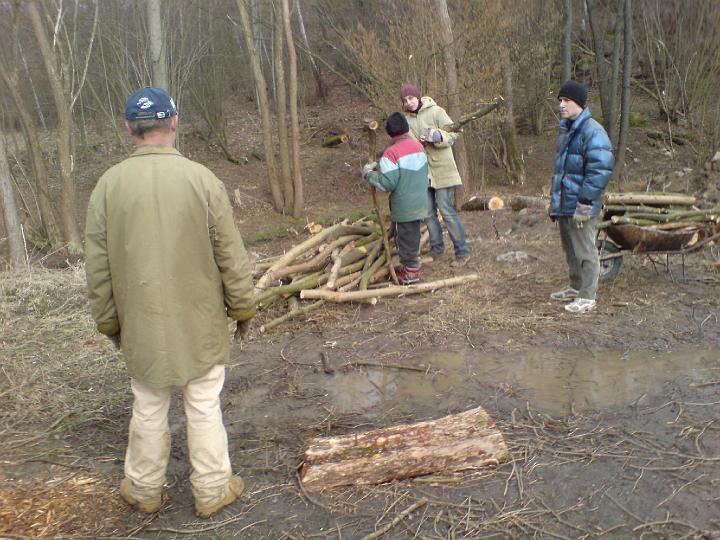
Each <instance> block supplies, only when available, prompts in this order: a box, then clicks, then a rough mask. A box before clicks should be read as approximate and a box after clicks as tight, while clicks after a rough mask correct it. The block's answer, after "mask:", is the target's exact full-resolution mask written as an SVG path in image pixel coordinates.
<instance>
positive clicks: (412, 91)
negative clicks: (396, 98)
mask: <svg viewBox="0 0 720 540" xmlns="http://www.w3.org/2000/svg"><path fill="white" fill-rule="evenodd" d="M408 96H415V97H416V98H418V99H420V98H421V97H422V94H420V90H418V87H417V86H415V85H413V84H409V83H405V84H403V85H402V86H401V87H400V99H401V100H402V99H403V98H406V97H408Z"/></svg>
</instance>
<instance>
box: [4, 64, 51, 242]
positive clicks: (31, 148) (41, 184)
mask: <svg viewBox="0 0 720 540" xmlns="http://www.w3.org/2000/svg"><path fill="white" fill-rule="evenodd" d="M0 76H1V77H2V80H3V82H4V83H5V86H6V87H7V89H8V91H9V93H10V95H11V96H12V99H13V102H14V103H15V110H16V111H17V113H18V115H19V116H20V123H21V124H22V127H23V131H24V133H25V141H26V143H27V148H28V154H29V157H30V164H31V167H32V171H33V176H34V177H35V189H36V192H37V202H38V209H39V211H40V225H41V228H42V231H41V232H42V233H43V234H44V235H45V236H46V237H47V240H48V242H49V243H50V247H51V248H52V249H53V250H58V249H60V248H62V246H63V244H64V242H63V239H62V235H61V234H60V231H59V230H58V226H57V222H56V220H55V213H54V211H53V205H52V202H51V200H50V190H49V187H48V172H47V168H46V166H45V160H44V158H43V155H42V150H41V149H40V137H39V135H38V132H37V126H36V124H35V119H34V117H33V115H32V113H31V112H30V111H29V110H28V107H27V105H26V104H25V101H24V100H23V94H22V90H21V89H20V86H19V84H18V79H17V72H16V71H15V70H11V69H9V66H8V62H7V61H6V59H5V58H4V57H3V52H2V50H0Z"/></svg>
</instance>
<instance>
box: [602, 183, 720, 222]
mask: <svg viewBox="0 0 720 540" xmlns="http://www.w3.org/2000/svg"><path fill="white" fill-rule="evenodd" d="M695 203H696V200H695V197H693V196H692V195H685V194H681V193H652V192H637V193H608V194H607V195H606V197H605V207H604V220H603V221H602V222H601V223H600V228H605V227H609V226H611V225H637V226H640V227H648V228H652V229H658V230H666V231H672V230H678V229H686V228H701V227H704V226H707V225H709V224H711V223H715V224H716V223H718V220H719V219H720V207H714V208H709V209H702V210H701V209H697V208H696V207H695V206H694V205H695Z"/></svg>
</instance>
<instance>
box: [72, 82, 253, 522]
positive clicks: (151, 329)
mask: <svg viewBox="0 0 720 540" xmlns="http://www.w3.org/2000/svg"><path fill="white" fill-rule="evenodd" d="M125 118H126V120H127V121H126V127H127V130H128V132H129V133H130V134H131V135H132V137H133V139H134V140H135V142H136V144H137V148H136V150H135V151H134V152H133V154H132V155H131V156H130V157H129V158H127V159H125V160H124V161H122V162H121V163H119V164H117V165H115V166H114V167H112V168H111V169H109V170H108V171H107V172H106V173H105V174H104V175H103V176H102V177H101V178H100V180H99V181H98V183H97V185H96V186H95V189H94V190H93V193H92V195H91V197H90V204H89V207H88V212H87V223H86V229H85V250H86V251H85V252H86V271H87V281H88V289H89V296H90V310H91V312H92V316H93V319H94V320H95V322H96V324H97V328H98V331H100V332H101V333H103V334H105V335H106V336H108V337H110V339H112V340H113V342H114V343H115V344H116V345H117V346H118V347H121V349H122V353H123V356H124V360H125V363H126V364H127V369H128V374H129V375H130V378H131V380H130V385H131V388H132V392H133V396H134V401H133V410H132V418H131V420H130V427H129V441H128V447H127V452H126V455H125V478H124V479H123V480H122V482H121V484H120V495H121V496H122V497H123V498H124V499H125V501H127V502H128V503H129V504H131V505H133V506H136V507H137V509H138V510H140V511H141V512H147V513H151V512H155V511H157V510H159V509H160V507H161V505H162V488H163V484H164V483H165V474H166V468H167V464H168V459H169V457H170V430H169V427H168V408H169V406H170V395H171V388H172V387H173V386H178V387H180V388H181V389H182V392H183V397H184V403H185V414H186V417H187V438H188V447H189V457H190V464H191V466H192V473H191V475H190V482H191V484H192V489H193V495H194V497H195V511H196V513H197V515H198V516H200V517H209V516H211V515H212V514H214V513H215V512H217V511H218V510H220V509H221V508H223V507H225V506H227V505H228V504H230V503H232V502H234V501H235V500H236V499H237V497H238V496H239V495H240V493H241V492H242V490H243V482H242V480H241V479H240V477H239V476H232V472H231V466H230V457H229V453H228V442H227V434H226V431H225V427H224V426H223V422H222V413H221V409H220V391H221V390H222V387H223V383H224V380H225V366H224V364H225V363H226V362H227V361H228V358H229V339H228V338H229V336H228V324H227V317H231V318H232V319H234V320H236V321H237V332H236V337H244V335H245V334H246V333H247V330H248V328H249V326H248V325H249V321H250V319H252V317H253V316H254V315H255V303H254V297H253V282H252V273H251V266H250V262H249V260H248V256H247V253H246V251H245V247H244V246H243V242H242V239H241V237H240V234H239V233H238V231H237V229H236V227H235V222H234V219H233V212H232V208H231V206H230V201H229V200H228V197H227V193H226V191H225V187H224V185H223V184H222V182H220V180H218V179H217V178H216V177H215V175H214V174H213V173H212V172H210V171H209V170H208V169H206V168H205V167H203V166H202V165H200V164H198V163H195V162H193V161H190V160H189V159H187V158H185V157H183V156H182V155H181V154H180V153H179V152H178V151H177V150H175V148H174V144H175V137H176V133H177V127H178V116H177V109H176V107H175V103H174V102H173V100H172V98H171V97H170V96H169V95H168V94H167V93H166V92H165V91H164V90H162V89H160V88H142V89H140V90H138V91H137V92H135V93H134V94H133V95H131V96H130V98H129V99H128V101H127V105H126V108H125Z"/></svg>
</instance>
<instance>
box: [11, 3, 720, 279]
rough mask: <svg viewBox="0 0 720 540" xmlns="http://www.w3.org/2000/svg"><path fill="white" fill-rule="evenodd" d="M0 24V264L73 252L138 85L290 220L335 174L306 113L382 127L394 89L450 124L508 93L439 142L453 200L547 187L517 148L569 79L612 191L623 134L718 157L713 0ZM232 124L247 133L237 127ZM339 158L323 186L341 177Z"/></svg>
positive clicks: (46, 6)
mask: <svg viewBox="0 0 720 540" xmlns="http://www.w3.org/2000/svg"><path fill="white" fill-rule="evenodd" d="M0 11H1V12H2V13H1V15H2V16H0V26H1V32H0V72H1V73H2V88H3V92H2V99H1V100H0V107H1V114H2V116H1V117H0V120H1V122H0V123H1V125H2V132H3V133H2V136H0V142H1V144H0V178H1V179H2V182H1V186H2V191H1V193H2V203H3V204H2V215H3V226H4V227H3V230H2V231H0V232H1V233H2V244H1V245H0V249H2V253H3V259H2V262H3V264H4V265H5V266H13V267H22V266H24V265H26V264H27V263H28V261H29V260H30V259H32V258H33V257H34V256H43V254H45V255H47V254H48V253H60V254H62V255H64V256H71V257H77V256H80V255H81V253H82V241H81V238H82V232H81V231H82V221H83V214H84V207H85V205H86V201H87V197H88V194H89V191H90V190H91V189H92V186H93V185H94V182H95V181H96V180H97V177H98V175H99V174H100V173H101V172H102V171H103V170H104V169H105V168H107V167H108V166H110V165H111V164H113V163H115V162H117V161H119V160H120V159H122V158H123V157H124V156H126V155H127V154H128V153H129V151H130V146H131V145H130V141H129V139H128V137H127V136H126V135H125V134H124V132H123V129H124V128H123V118H122V108H123V104H124V102H125V100H126V98H127V96H128V95H129V94H130V93H131V92H132V91H133V90H134V89H136V88H137V87H140V86H143V85H151V84H152V85H157V86H162V87H166V88H168V89H169V91H170V92H171V94H172V95H173V96H174V97H175V98H176V100H177V102H178V104H179V108H180V111H181V117H182V119H183V123H184V125H185V126H186V127H185V129H183V130H182V131H181V136H180V141H179V146H180V149H181V150H185V149H190V148H191V141H190V139H191V138H192V137H191V135H193V134H194V135H197V137H198V138H200V139H204V142H205V143H206V147H207V149H211V150H215V151H216V152H215V153H216V154H221V155H222V156H224V158H225V159H226V160H227V162H228V163H231V164H236V170H235V171H232V172H231V173H229V174H230V175H231V176H232V177H241V178H242V177H244V176H247V174H246V171H244V170H243V167H244V166H246V165H247V164H248V163H249V162H251V161H252V162H255V161H261V162H262V163H263V168H264V171H262V173H257V174H255V173H253V174H252V175H251V176H253V177H255V178H258V180H257V181H258V183H259V184H260V185H259V188H260V190H259V191H258V192H257V193H256V195H257V197H258V198H259V199H260V200H261V201H263V204H265V205H266V206H268V207H269V206H271V207H272V210H274V212H275V214H276V215H277V216H281V215H292V216H294V217H295V218H302V217H307V201H306V198H305V195H304V193H305V192H306V191H307V185H308V184H310V187H311V189H312V187H313V186H312V184H313V183H321V182H322V181H323V178H322V177H327V176H333V175H334V174H335V173H334V172H332V171H327V170H326V171H325V172H324V173H321V174H314V173H312V172H308V171H303V167H305V166H306V165H305V163H307V161H308V157H309V156H310V159H311V160H312V159H313V158H312V152H313V149H314V148H315V147H318V146H320V141H319V140H315V139H314V137H316V136H317V135H318V134H319V135H322V137H325V136H332V135H342V134H344V131H347V126H343V125H337V124H336V125H329V124H326V125H323V124H322V123H321V122H318V121H315V122H313V118H311V115H312V114H313V113H312V111H317V110H321V111H322V110H329V109H332V108H336V109H337V108H340V109H343V108H345V109H355V110H361V111H363V112H366V113H368V114H370V115H371V117H375V118H378V119H382V118H383V117H384V115H386V114H387V113H389V112H391V111H393V110H395V109H397V108H398V107H399V102H398V99H397V91H398V87H399V85H400V84H401V83H402V82H412V83H414V84H416V85H417V86H419V87H420V88H421V89H422V90H423V92H424V93H425V94H426V95H431V96H433V97H434V99H435V100H436V101H437V102H438V103H439V104H441V105H443V106H444V107H445V108H446V109H447V110H448V112H449V113H450V115H451V116H453V117H455V118H457V117H459V116H460V115H461V114H463V113H467V112H470V111H471V110H474V109H476V108H477V107H478V106H480V105H481V104H482V103H484V102H489V101H491V100H492V99H493V98H495V97H497V96H499V95H502V96H503V97H504V99H505V103H504V107H502V108H501V109H500V110H499V111H498V112H497V113H495V114H493V115H491V116H489V117H487V118H486V119H485V120H483V121H478V122H473V123H470V124H468V125H467V126H466V128H465V130H464V137H463V141H462V143H461V144H459V145H457V147H456V148H455V152H456V158H457V161H458V164H459V166H460V169H461V173H462V174H463V177H464V178H465V185H466V193H467V192H469V193H476V192H479V191H483V190H485V189H487V187H488V184H492V183H493V182H494V183H495V184H496V185H499V186H505V188H506V189H512V187H510V186H518V187H519V186H525V185H527V184H532V183H542V182H544V181H545V180H546V178H536V177H535V176H534V173H535V170H534V169H533V167H531V166H529V161H528V157H529V156H528V150H527V148H526V147H524V146H523V145H522V144H521V143H519V142H518V136H528V135H536V136H541V137H548V135H549V134H550V133H552V132H554V129H555V126H556V120H557V117H556V113H555V109H556V92H557V88H558V86H559V84H560V83H561V82H562V81H563V80H565V79H568V78H575V79H577V80H579V81H580V82H582V83H584V84H586V85H588V86H589V87H590V88H591V94H592V96H593V104H592V110H593V113H594V116H595V117H596V118H598V119H599V120H600V121H601V122H602V123H603V124H604V125H605V127H606V129H607V130H608V133H609V134H610V136H611V139H612V141H613V143H614V145H615V147H616V154H617V158H618V159H617V162H618V164H617V167H616V171H615V174H614V176H613V178H614V186H613V187H614V188H615V189H622V186H623V181H624V180H626V178H625V177H624V176H623V174H622V173H623V167H624V164H625V163H626V161H627V157H626V155H625V149H626V147H627V145H628V133H629V131H628V127H629V126H635V127H638V126H640V127H642V126H645V125H647V124H648V122H649V121H650V120H652V121H654V122H655V124H657V125H659V126H660V132H661V133H656V134H655V136H656V137H657V138H659V139H660V141H661V142H662V143H663V144H665V143H667V146H669V150H670V151H671V152H672V151H673V143H674V142H677V141H680V143H687V144H688V146H687V148H690V150H689V151H688V152H685V154H684V155H685V156H686V157H687V159H689V160H690V161H691V162H693V164H694V165H698V166H699V168H700V169H702V167H703V165H704V164H706V163H710V162H711V160H712V158H713V156H715V154H716V152H717V151H718V149H719V148H720V107H719V106H718V98H719V97H720V96H719V94H720V35H719V34H718V33H717V32H716V31H715V29H717V28H718V26H720V24H719V23H720V9H718V4H717V2H715V1H713V0H691V1H690V2H685V1H681V0H663V1H660V0H587V1H579V0H521V1H518V2H513V3H507V2H501V1H499V0H450V1H448V0H348V1H343V2H334V1H329V0H276V1H270V0H235V1H233V0H177V1H172V2H169V1H163V0H143V1H140V0H137V1H131V0H103V1H86V0H48V1H42V2H40V1H31V0H15V1H3V2H1V3H0ZM334 91H335V94H333V92H334ZM338 95H340V96H342V97H341V99H340V102H338V99H337V96H338ZM640 102H642V103H646V104H650V105H651V106H650V107H649V108H648V107H646V108H645V109H642V110H640V109H638V107H636V105H637V103H640ZM634 107H635V108H634ZM243 115H244V116H243ZM238 116H243V117H252V122H251V123H250V124H249V125H248V124H247V123H245V124H244V125H243V126H242V127H241V128H240V129H239V130H238V129H237V128H236V127H235V128H234V127H233V118H237V117H238ZM188 126H192V129H188ZM351 135H352V134H351ZM258 136H260V137H258ZM322 137H321V139H322ZM249 138H252V139H255V140H258V143H257V144H254V146H253V145H248V144H245V143H247V141H248V139H249ZM550 138H552V135H550ZM350 143H351V145H353V143H355V144H354V148H355V149H358V150H359V147H360V145H361V144H362V141H360V140H359V139H353V137H350ZM359 154H362V152H359ZM544 158H545V159H546V160H547V161H549V160H550V159H551V156H544ZM303 159H304V160H305V163H304V162H303ZM355 159H357V157H356V158H355ZM351 165H352V167H353V169H352V170H351V171H348V170H347V168H345V167H344V166H340V167H339V174H344V175H346V176H347V175H348V174H351V175H354V172H355V167H356V165H358V163H352V164H351ZM490 169H492V170H493V171H494V172H493V173H490V172H488V171H489V170H490ZM246 170H247V169H246ZM262 177H264V178H262ZM223 180H225V179H224V178H223ZM460 195H461V197H462V194H460ZM327 197H328V198H332V194H331V193H327ZM266 209H268V208H266Z"/></svg>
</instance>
